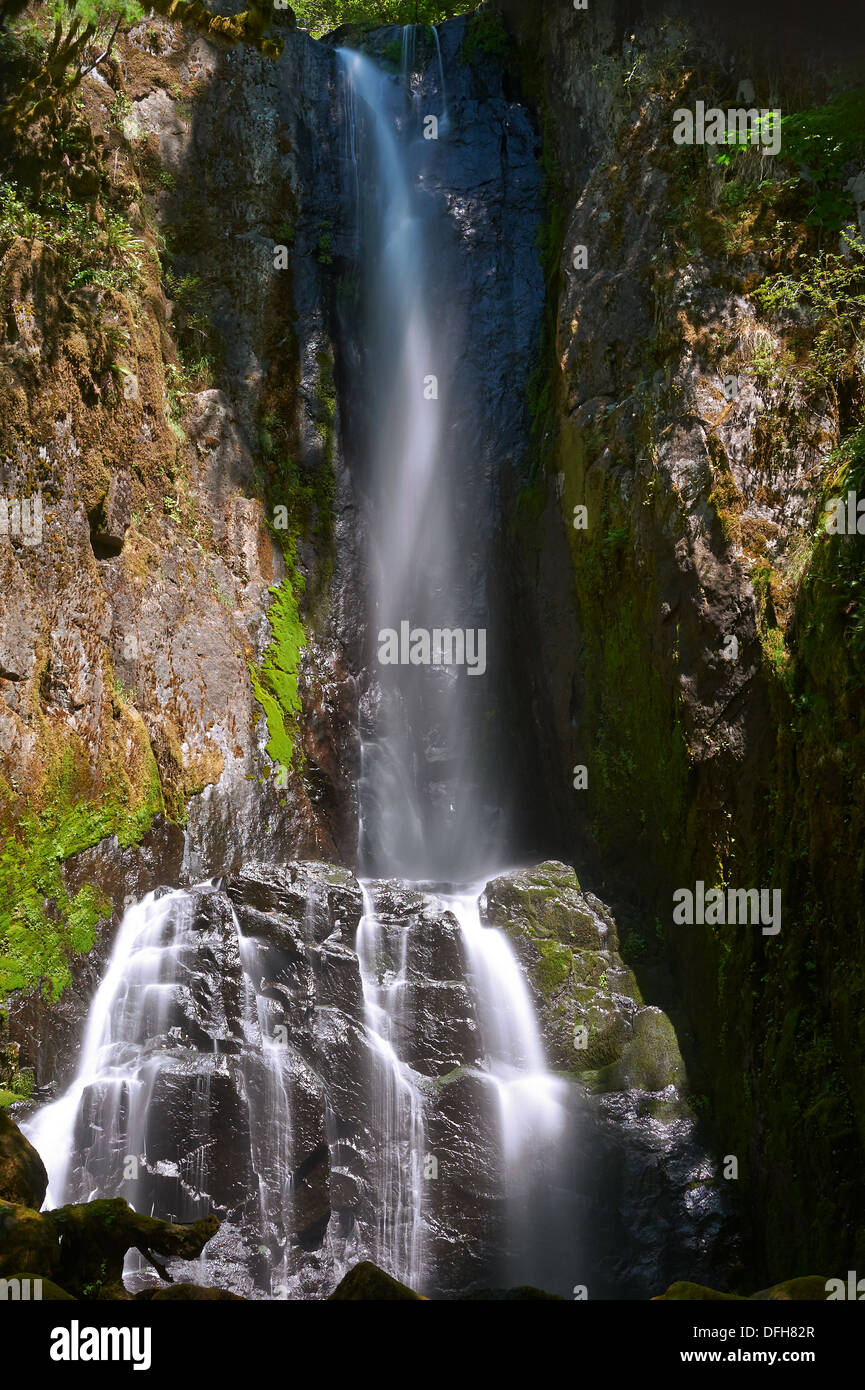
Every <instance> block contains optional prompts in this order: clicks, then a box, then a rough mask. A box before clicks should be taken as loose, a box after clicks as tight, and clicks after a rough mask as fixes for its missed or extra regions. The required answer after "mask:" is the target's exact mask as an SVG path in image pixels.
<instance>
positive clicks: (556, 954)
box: [535, 939, 571, 999]
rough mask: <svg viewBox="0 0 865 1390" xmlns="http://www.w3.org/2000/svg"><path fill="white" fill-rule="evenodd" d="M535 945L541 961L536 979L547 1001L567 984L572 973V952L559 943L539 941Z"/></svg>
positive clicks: (536, 971)
mask: <svg viewBox="0 0 865 1390" xmlns="http://www.w3.org/2000/svg"><path fill="white" fill-rule="evenodd" d="M535 945H536V946H537V948H538V950H539V951H540V954H541V959H540V961H539V962H538V965H537V967H536V969H535V978H536V980H537V982H538V985H539V987H540V990H541V993H542V994H543V996H544V998H545V999H549V998H550V997H551V996H552V995H554V994H556V993H558V991H559V990H560V989H561V988H562V986H563V985H565V984H567V981H568V977H569V976H570V973H571V952H570V950H569V948H568V947H567V946H563V945H561V943H560V942H558V941H538V940H537V939H535Z"/></svg>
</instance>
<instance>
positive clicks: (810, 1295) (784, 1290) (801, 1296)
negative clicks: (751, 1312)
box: [751, 1274, 829, 1303]
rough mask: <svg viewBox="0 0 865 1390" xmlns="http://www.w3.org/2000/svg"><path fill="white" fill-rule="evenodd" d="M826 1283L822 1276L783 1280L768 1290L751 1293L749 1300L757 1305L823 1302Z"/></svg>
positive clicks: (825, 1293) (826, 1291) (810, 1275)
mask: <svg viewBox="0 0 865 1390" xmlns="http://www.w3.org/2000/svg"><path fill="white" fill-rule="evenodd" d="M828 1282H829V1281H828V1279H824V1278H823V1275H822V1274H806V1275H804V1276H803V1277H801V1278H799V1279H785V1280H784V1282H783V1283H781V1284H773V1285H772V1287H771V1288H770V1289H761V1290H760V1292H759V1293H752V1294H751V1298H752V1299H753V1300H754V1301H755V1302H758V1303H790V1302H792V1303H798V1302H799V1301H800V1300H801V1301H807V1302H812V1303H813V1302H815V1301H816V1302H825V1301H826V1299H827V1298H828V1297H829V1293H828V1290H827V1288H826V1285H827V1284H828Z"/></svg>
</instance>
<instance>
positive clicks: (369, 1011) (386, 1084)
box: [357, 885, 425, 1286]
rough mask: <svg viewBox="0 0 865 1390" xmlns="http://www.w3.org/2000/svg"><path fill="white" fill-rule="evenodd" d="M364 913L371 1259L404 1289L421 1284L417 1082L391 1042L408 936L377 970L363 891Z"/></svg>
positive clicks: (421, 1144) (361, 947) (378, 948)
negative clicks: (374, 1222)
mask: <svg viewBox="0 0 865 1390" xmlns="http://www.w3.org/2000/svg"><path fill="white" fill-rule="evenodd" d="M363 903H364V913H363V916H362V918H361V920H360V925H359V926H358V929H357V955H358V960H359V962H360V968H361V978H362V981H363V998H364V1009H365V1014H366V1022H367V1028H368V1031H369V1034H370V1037H371V1038H372V1039H373V1043H374V1048H375V1051H374V1054H373V1059H372V1072H373V1074H372V1077H371V1086H372V1112H373V1116H374V1120H375V1124H376V1127H377V1129H378V1132H379V1134H380V1136H381V1138H382V1141H383V1143H382V1163H381V1167H382V1171H381V1172H380V1173H379V1175H378V1182H377V1187H378V1191H379V1194H380V1196H381V1199H382V1201H381V1208H380V1213H379V1226H378V1247H377V1255H378V1258H379V1261H380V1262H381V1263H382V1264H384V1265H385V1266H386V1267H387V1268H388V1269H389V1270H390V1271H391V1273H393V1274H394V1275H395V1276H396V1277H397V1278H398V1279H402V1280H403V1281H404V1282H406V1283H407V1284H409V1285H410V1286H414V1285H417V1284H418V1283H420V1282H421V1281H422V1278H423V1253H422V1241H423V1234H422V1225H421V1212H422V1202H423V1196H422V1193H423V1183H422V1164H423V1158H424V1148H425V1141H424V1120H423V1101H422V1097H421V1092H420V1089H419V1086H418V1080H419V1078H417V1077H416V1076H415V1074H414V1073H413V1072H412V1070H411V1068H410V1067H408V1066H407V1065H406V1064H405V1063H404V1062H401V1061H400V1059H399V1055H398V1051H397V1042H398V1039H399V1035H400V1032H401V1027H402V1023H403V1019H404V1005H403V1001H404V998H405V986H406V983H407V970H408V932H403V934H402V938H401V942H400V954H399V960H398V962H397V963H396V969H395V970H391V971H390V972H387V973H386V972H385V971H384V970H383V969H382V968H381V966H380V963H379V962H380V957H381V955H382V946H383V944H384V943H383V932H382V927H381V923H380V922H379V920H378V917H377V916H376V912H375V908H374V906H373V902H372V897H371V894H370V890H369V886H368V885H364V886H363Z"/></svg>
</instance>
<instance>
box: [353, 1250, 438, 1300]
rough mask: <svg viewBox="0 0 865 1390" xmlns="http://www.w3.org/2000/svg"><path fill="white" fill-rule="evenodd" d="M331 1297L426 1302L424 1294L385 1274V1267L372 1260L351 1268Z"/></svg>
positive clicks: (363, 1261)
mask: <svg viewBox="0 0 865 1390" xmlns="http://www.w3.org/2000/svg"><path fill="white" fill-rule="evenodd" d="M330 1297H331V1299H351V1300H359V1299H378V1300H383V1299H387V1300H390V1299H400V1298H401V1299H406V1298H410V1299H420V1300H421V1301H422V1302H426V1299H424V1296H423V1294H420V1293H415V1291H414V1289H410V1288H408V1286H407V1285H406V1284H401V1283H400V1282H399V1280H398V1279H393V1278H392V1277H391V1275H389V1274H385V1272H384V1270H383V1269H379V1267H378V1265H374V1264H372V1262H371V1261H370V1260H362V1261H361V1263H360V1264H357V1265H355V1267H354V1269H350V1270H349V1271H348V1274H346V1275H345V1277H344V1278H343V1279H341V1280H340V1282H339V1283H338V1284H337V1286H336V1288H335V1289H334V1291H333V1293H332V1294H331V1295H330Z"/></svg>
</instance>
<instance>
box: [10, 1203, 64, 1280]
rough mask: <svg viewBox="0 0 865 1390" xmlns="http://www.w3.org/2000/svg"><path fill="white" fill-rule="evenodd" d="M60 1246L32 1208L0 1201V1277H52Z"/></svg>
mask: <svg viewBox="0 0 865 1390" xmlns="http://www.w3.org/2000/svg"><path fill="white" fill-rule="evenodd" d="M59 1266H60V1245H59V1242H58V1240H57V1235H56V1233H55V1231H54V1229H53V1227H52V1226H51V1223H50V1222H49V1221H47V1220H46V1218H45V1217H44V1216H42V1215H40V1213H39V1212H38V1211H34V1210H33V1208H32V1207H26V1206H23V1205H21V1204H20V1203H15V1202H3V1201H0V1277H2V1278H4V1279H6V1278H15V1277H24V1276H25V1275H26V1276H27V1277H28V1278H32V1277H41V1278H43V1279H44V1278H49V1279H51V1278H53V1277H54V1276H55V1275H57V1274H58V1272H59Z"/></svg>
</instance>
